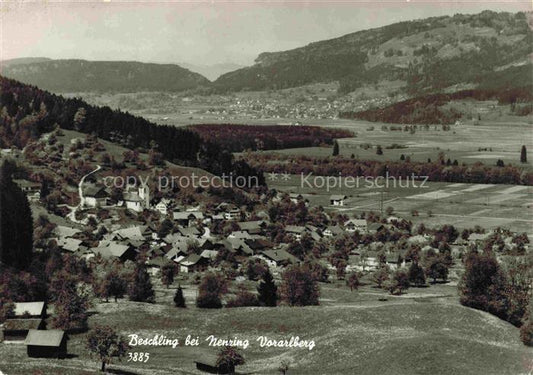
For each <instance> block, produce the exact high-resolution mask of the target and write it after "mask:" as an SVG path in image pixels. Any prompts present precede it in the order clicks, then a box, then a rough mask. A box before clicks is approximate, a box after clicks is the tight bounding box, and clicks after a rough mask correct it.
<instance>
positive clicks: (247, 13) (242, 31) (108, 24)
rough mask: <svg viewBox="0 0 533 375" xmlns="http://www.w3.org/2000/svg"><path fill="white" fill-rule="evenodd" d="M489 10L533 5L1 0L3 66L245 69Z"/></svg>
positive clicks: (397, 0) (512, 0)
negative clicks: (362, 33) (368, 33)
mask: <svg viewBox="0 0 533 375" xmlns="http://www.w3.org/2000/svg"><path fill="white" fill-rule="evenodd" d="M485 9H491V10H495V11H509V12H517V11H531V10H532V2H531V0H529V1H521V0H508V1H497V2H495V1H490V0H484V1H481V0H471V1H450V0H448V1H429V0H424V1H420V0H419V1H416V0H403V1H401V0H387V1H380V0H374V1H357V0H352V1H350V0H343V1H339V0H337V1H325V0H314V1H214V0H213V1H207V2H206V1H188V2H185V1H169V0H167V1H157V2H156V1H150V2H149V1H142V2H141V1H136V2H134V1H124V0H122V1H115V0H101V1H90V2H88V1H84V2H82V1H76V2H74V1H68V2H67V1H50V0H48V1H39V2H30V1H20V0H16V1H15V0H12V1H10V0H0V60H7V59H12V58H19V57H49V58H55V59H59V58H78V59H87V60H136V61H143V62H157V63H179V62H186V63H191V64H201V65H214V64H218V63H236V64H241V65H251V64H253V61H254V59H255V58H256V57H257V56H258V54H259V53H261V52H272V51H281V50H287V49H292V48H296V47H300V46H304V45H306V44H309V43H310V42H314V41H319V40H324V39H329V38H334V37H338V36H341V35H344V34H348V33H351V32H355V31H359V30H364V29H369V28H374V27H379V26H384V25H387V24H391V23H395V22H399V21H406V20H412V19H420V18H426V17H432V16H441V15H453V14H455V13H479V12H481V11H482V10H485Z"/></svg>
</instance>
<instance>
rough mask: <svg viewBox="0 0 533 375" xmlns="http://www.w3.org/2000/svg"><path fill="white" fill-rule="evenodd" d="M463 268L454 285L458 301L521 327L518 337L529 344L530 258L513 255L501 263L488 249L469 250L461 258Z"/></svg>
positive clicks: (532, 262) (532, 266) (532, 267)
mask: <svg viewBox="0 0 533 375" xmlns="http://www.w3.org/2000/svg"><path fill="white" fill-rule="evenodd" d="M464 264H465V272H464V274H463V276H462V278H461V280H460V283H459V285H458V288H459V294H460V302H461V304H463V305H465V306H468V307H472V308H475V309H479V310H483V311H487V312H489V313H491V314H493V315H496V316H498V317H499V318H501V319H504V320H507V321H508V322H510V323H512V324H513V325H515V326H517V327H521V339H522V341H523V342H524V343H525V344H526V345H533V342H532V340H531V338H532V337H533V327H532V324H531V323H532V320H531V295H530V293H531V291H530V288H531V283H532V282H533V258H531V255H529V257H523V258H514V259H513V260H512V261H511V262H510V263H507V264H504V265H502V264H501V263H500V262H499V261H498V259H497V258H496V256H495V254H494V253H493V252H492V251H491V250H488V249H485V250H483V251H482V252H479V251H476V250H472V251H470V252H469V253H468V254H467V256H466V258H465V259H464Z"/></svg>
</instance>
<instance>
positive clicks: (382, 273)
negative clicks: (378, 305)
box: [372, 266, 389, 288]
mask: <svg viewBox="0 0 533 375" xmlns="http://www.w3.org/2000/svg"><path fill="white" fill-rule="evenodd" d="M388 279H389V267H387V266H382V267H379V268H378V269H377V270H376V271H375V272H374V273H373V274H372V281H374V282H375V283H376V285H377V287H378V288H382V287H383V283H385V281H387V280H388Z"/></svg>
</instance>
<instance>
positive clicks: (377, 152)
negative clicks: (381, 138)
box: [376, 145, 383, 155]
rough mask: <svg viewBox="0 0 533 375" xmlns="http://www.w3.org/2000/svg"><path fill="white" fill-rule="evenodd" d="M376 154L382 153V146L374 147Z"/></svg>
mask: <svg viewBox="0 0 533 375" xmlns="http://www.w3.org/2000/svg"><path fill="white" fill-rule="evenodd" d="M376 155H383V148H381V146H380V145H378V146H377V147H376Z"/></svg>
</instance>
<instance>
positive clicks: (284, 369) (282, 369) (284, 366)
mask: <svg viewBox="0 0 533 375" xmlns="http://www.w3.org/2000/svg"><path fill="white" fill-rule="evenodd" d="M278 371H279V372H280V374H281V375H285V374H287V371H289V364H288V363H287V362H285V361H281V363H280V364H279V367H278Z"/></svg>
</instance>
